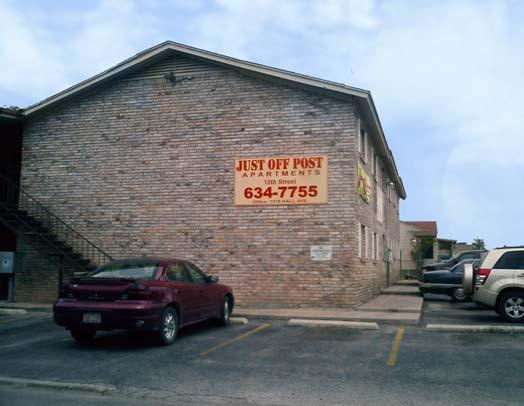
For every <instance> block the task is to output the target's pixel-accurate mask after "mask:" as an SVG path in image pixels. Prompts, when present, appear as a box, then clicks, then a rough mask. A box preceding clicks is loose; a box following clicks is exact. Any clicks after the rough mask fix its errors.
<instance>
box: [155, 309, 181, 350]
mask: <svg viewBox="0 0 524 406" xmlns="http://www.w3.org/2000/svg"><path fill="white" fill-rule="evenodd" d="M177 333H178V314H177V312H176V310H175V309H173V308H172V307H166V309H165V310H164V313H163V314H162V319H161V320H160V330H159V332H158V338H159V341H160V344H161V345H171V344H173V343H174V342H175V338H176V335H177Z"/></svg>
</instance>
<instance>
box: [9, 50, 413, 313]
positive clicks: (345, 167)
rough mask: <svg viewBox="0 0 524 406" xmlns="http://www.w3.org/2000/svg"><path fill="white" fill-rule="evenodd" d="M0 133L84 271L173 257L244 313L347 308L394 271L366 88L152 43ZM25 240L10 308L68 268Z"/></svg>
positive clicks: (26, 188)
mask: <svg viewBox="0 0 524 406" xmlns="http://www.w3.org/2000/svg"><path fill="white" fill-rule="evenodd" d="M2 123H3V124H2ZM5 123H9V125H14V124H15V123H16V124H18V125H19V126H21V125H23V136H22V147H21V164H20V167H21V170H20V177H19V178H18V176H17V175H16V176H12V177H11V181H14V182H15V183H18V182H19V185H20V187H21V190H22V191H21V192H19V193H20V194H21V195H22V194H23V196H26V195H25V194H28V196H30V198H31V199H34V200H35V201H37V202H38V204H40V205H41V206H42V207H45V208H46V209H48V210H49V211H50V212H52V213H53V214H54V215H56V216H57V217H58V218H59V219H61V220H63V221H64V223H66V224H67V225H68V226H70V227H71V228H72V229H68V228H67V229H66V231H65V232H64V233H65V234H64V236H63V238H62V239H64V240H65V239H66V238H69V237H71V235H76V234H74V233H76V232H78V233H79V235H81V236H83V237H85V238H86V240H87V241H88V242H82V244H80V243H78V244H76V245H75V247H73V248H74V249H73V251H79V253H80V254H81V255H79V257H80V256H81V257H82V259H83V260H84V261H85V262H87V261H90V262H91V263H92V264H95V265H96V264H99V263H101V262H103V260H104V257H102V259H100V252H101V251H97V250H98V249H100V250H102V251H103V252H104V253H106V254H107V255H108V256H110V257H112V258H114V259H116V258H126V257H137V256H169V257H181V258H187V259H190V260H192V261H193V262H195V263H196V264H197V265H199V266H200V267H201V268H202V269H203V270H205V271H206V272H208V273H210V274H213V275H217V276H219V277H220V280H221V281H222V282H224V283H227V284H229V285H231V286H232V287H233V289H234V291H235V294H236V299H237V304H239V305H250V306H260V307H273V306H294V307H295V306H304V307H351V306H354V305H356V304H358V303H361V302H362V301H364V300H366V299H368V298H370V297H371V296H372V295H375V294H377V293H378V292H379V290H380V288H382V287H384V286H385V285H386V283H387V279H388V269H389V274H390V275H389V278H390V279H394V278H395V277H396V276H397V275H398V273H399V269H400V265H399V255H398V253H399V251H400V248H399V241H400V236H399V214H398V213H399V212H398V210H399V198H405V196H406V195H405V190H404V187H403V184H402V180H401V178H400V176H399V174H398V172H397V169H396V166H395V162H394V159H393V156H392V153H391V151H390V150H389V148H388V145H387V142H386V139H385V136H384V133H383V130H382V127H381V125H380V121H379V118H378V113H377V111H376V109H375V106H374V103H373V100H372V98H371V94H370V93H369V92H368V91H365V90H361V89H356V88H353V87H349V86H345V85H341V84H337V83H333V82H328V81H324V80H319V79H316V78H312V77H308V76H304V75H300V74H296V73H292V72H287V71H283V70H279V69H274V68H270V67H266V66H262V65H259V64H254V63H250V62H245V61H240V60H237V59H234V58H230V57H227V56H223V55H218V54H215V53H211V52H207V51H204V50H200V49H196V48H192V47H188V46H185V45H180V44H176V43H173V42H165V43H162V44H160V45H158V46H155V47H153V48H150V49H147V50H146V51H143V52H141V53H139V54H137V55H135V56H134V57H132V58H130V59H128V60H126V61H124V62H122V63H120V64H119V65H117V66H115V67H113V68H111V69H109V70H107V71H105V72H103V73H101V74H99V75H97V76H94V77H93V78H90V79H88V80H86V81H84V82H81V83H79V84H78V85H75V86H73V87H71V88H70V89H67V90H65V91H63V92H61V93H58V94H56V95H54V96H52V97H50V98H48V99H46V100H44V101H42V102H40V103H37V104H35V105H33V106H30V107H28V108H26V109H24V110H23V111H21V112H18V113H16V114H15V113H13V114H12V115H11V116H10V118H9V117H8V118H7V119H6V121H5V122H0V126H1V125H4V127H2V128H3V129H4V130H5V128H7V127H6V125H7V124H5ZM10 134H11V135H10V137H15V136H16V134H15V132H12V133H10ZM14 152H15V153H14V154H13V156H16V151H14ZM15 172H16V171H15ZM12 175H13V174H12ZM281 185H283V186H281ZM295 193H296V194H295ZM293 194H295V195H294V196H293ZM27 199H29V198H26V200H27ZM29 200H30V199H29ZM20 202H22V198H20ZM24 207H25V206H24ZM24 207H21V208H24ZM38 207H40V206H38ZM29 209H30V208H28V209H27V210H29ZM29 215H32V216H34V217H38V213H37V212H35V213H34V214H33V213H31V212H29ZM37 220H38V219H37ZM42 221H44V220H42ZM2 224H3V227H4V228H5V226H6V222H5V221H4V222H3V223H2ZM13 230H14V229H13ZM11 231H12V230H11ZM15 231H16V230H15ZM62 231H63V230H62ZM13 232H14V231H13ZM9 233H10V231H9V230H7V231H6V232H5V233H4V234H5V235H9ZM58 233H59V232H58V231H57V233H55V234H58ZM68 233H69V234H68ZM22 237H23V238H22ZM33 237H34V236H33ZM33 237H32V236H31V233H24V235H23V236H22V235H20V234H19V235H18V237H17V247H16V249H17V251H18V252H21V253H23V262H22V263H23V265H22V271H21V272H19V273H18V274H16V275H15V300H17V301H51V300H53V299H54V298H55V297H56V294H57V284H58V278H59V272H58V271H57V269H58V268H60V269H63V272H64V277H67V276H68V274H69V273H70V272H72V269H74V267H73V268H71V267H68V266H67V265H60V264H64V262H60V261H57V259H56V256H53V255H49V251H46V249H45V241H43V240H39V241H36V240H35V239H34V238H33ZM2 238H3V240H2V243H3V244H4V245H5V244H7V243H6V241H7V240H8V239H9V237H5V236H4V237H2ZM82 241H83V240H82ZM91 243H92V244H93V247H95V248H88V249H86V245H87V247H91V245H90V244H91ZM42 245H43V247H42ZM69 245H71V244H69ZM73 245H74V244H73ZM388 249H389V252H390V255H387V252H388ZM0 251H1V248H0ZM105 259H107V258H105ZM61 261H63V259H62V260H61ZM57 263H59V265H57Z"/></svg>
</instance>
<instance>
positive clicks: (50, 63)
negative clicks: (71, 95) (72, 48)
mask: <svg viewBox="0 0 524 406" xmlns="http://www.w3.org/2000/svg"><path fill="white" fill-rule="evenodd" d="M0 61H1V62H0V77H1V78H2V80H0V91H10V92H19V93H25V94H31V93H37V94H46V93H47V92H49V90H50V89H53V88H55V87H56V86H64V84H65V83H66V82H67V79H66V77H67V74H66V69H65V68H64V64H63V61H61V60H60V58H59V54H58V53H57V52H56V50H55V49H54V47H53V46H52V45H51V44H50V43H49V42H48V39H47V38H46V33H45V31H44V30H41V29H39V28H38V27H30V26H28V25H27V24H26V21H25V19H24V18H23V17H22V15H21V14H19V13H17V12H16V11H15V10H14V9H13V8H11V7H9V5H8V4H6V3H4V4H2V12H1V13H0ZM3 104H5V105H10V104H12V103H11V102H10V100H0V105H3Z"/></svg>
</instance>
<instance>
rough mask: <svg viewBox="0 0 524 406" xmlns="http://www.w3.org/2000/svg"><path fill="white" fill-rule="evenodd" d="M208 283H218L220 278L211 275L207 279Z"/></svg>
mask: <svg viewBox="0 0 524 406" xmlns="http://www.w3.org/2000/svg"><path fill="white" fill-rule="evenodd" d="M207 282H208V283H217V282H218V276H213V275H209V276H208V277H207Z"/></svg>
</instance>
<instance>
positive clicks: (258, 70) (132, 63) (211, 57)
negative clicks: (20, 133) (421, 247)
mask: <svg viewBox="0 0 524 406" xmlns="http://www.w3.org/2000/svg"><path fill="white" fill-rule="evenodd" d="M170 51H175V52H180V53H184V54H187V55H191V56H194V57H197V58H200V59H204V60H208V61H212V62H215V63H218V64H221V65H225V66H228V67H233V68H237V69H240V70H244V71H247V72H251V73H254V74H257V75H264V76H270V77H273V78H277V79H280V80H284V81H290V82H294V83H299V84H301V85H304V86H308V87H312V88H315V89H317V90H322V91H330V92H335V93H338V94H340V95H344V96H345V97H348V98H350V99H352V98H353V97H358V98H360V99H361V100H360V102H359V104H361V105H362V108H364V109H365V111H366V112H367V113H368V114H369V115H370V116H371V121H370V125H372V126H374V129H376V132H377V135H378V138H379V140H380V147H381V149H382V154H383V155H384V156H385V157H386V158H387V160H388V166H389V169H390V171H391V173H393V175H394V177H395V181H396V182H397V183H398V186H399V188H400V190H401V193H402V197H403V198H405V197H406V193H405V189H404V186H403V184H402V179H401V178H400V175H399V174H398V170H397V167H396V165H395V160H394V159H393V155H392V153H391V151H390V149H389V147H388V144H387V141H386V137H385V134H384V130H383V129H382V125H381V123H380V120H379V117H378V113H377V109H376V107H375V103H374V102H373V98H372V97H371V93H370V92H369V91H368V90H364V89H359V88H355V87H351V86H347V85H343V84H340V83H335V82H331V81H327V80H323V79H318V78H314V77H311V76H307V75H302V74H299V73H295V72H290V71H286V70H282V69H277V68H272V67H269V66H265V65H260V64H257V63H253V62H248V61H243V60H240V59H236V58H232V57H229V56H225V55H220V54H217V53H214V52H209V51H204V50H202V49H198V48H194V47H191V46H188V45H183V44H178V43H176V42H173V41H166V42H163V43H161V44H159V45H156V46H154V47H151V48H149V49H146V50H145V51H143V52H140V53H138V54H137V55H135V56H133V57H131V58H129V59H126V60H125V61H123V62H121V63H119V64H117V65H115V66H113V67H111V68H109V69H107V70H106V71H104V72H102V73H100V74H98V75H95V76H93V77H91V78H89V79H86V80H84V81H82V82H80V83H78V84H76V85H74V86H72V87H70V88H68V89H66V90H64V91H62V92H59V93H57V94H55V95H53V96H51V97H48V98H46V99H44V100H42V101H41V102H38V103H35V104H33V105H31V106H28V107H27V108H25V109H24V110H23V111H22V114H23V115H24V116H30V115H32V114H34V113H36V112H38V111H40V110H42V109H44V108H46V107H50V106H51V105H54V104H56V103H59V102H62V101H64V100H65V99H67V98H69V97H71V96H73V95H75V93H78V92H81V91H84V90H87V89H88V88H90V87H92V86H95V85H99V84H102V83H105V82H107V81H109V80H110V79H113V78H115V77H118V76H120V75H123V74H126V73H128V72H132V71H133V69H136V68H137V65H140V64H147V61H149V60H150V59H151V58H153V57H156V56H158V57H160V55H161V54H162V53H165V52H170ZM367 130H368V129H366V134H367V133H368V131H367ZM359 137H360V134H359ZM366 159H367V158H366Z"/></svg>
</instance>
